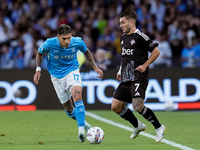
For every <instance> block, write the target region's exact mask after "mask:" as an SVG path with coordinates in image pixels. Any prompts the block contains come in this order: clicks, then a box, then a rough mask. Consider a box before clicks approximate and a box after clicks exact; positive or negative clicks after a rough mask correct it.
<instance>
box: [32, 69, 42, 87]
mask: <svg viewBox="0 0 200 150" xmlns="http://www.w3.org/2000/svg"><path fill="white" fill-rule="evenodd" d="M40 76H41V73H40V71H36V73H35V75H34V77H33V82H34V83H35V85H38V84H39V80H40Z"/></svg>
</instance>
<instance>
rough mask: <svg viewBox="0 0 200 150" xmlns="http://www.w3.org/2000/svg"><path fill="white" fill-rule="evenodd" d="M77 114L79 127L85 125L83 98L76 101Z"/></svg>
mask: <svg viewBox="0 0 200 150" xmlns="http://www.w3.org/2000/svg"><path fill="white" fill-rule="evenodd" d="M74 105H75V107H76V109H75V116H76V120H77V123H78V127H85V107H84V104H83V100H80V101H77V102H75V103H74Z"/></svg>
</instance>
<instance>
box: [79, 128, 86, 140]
mask: <svg viewBox="0 0 200 150" xmlns="http://www.w3.org/2000/svg"><path fill="white" fill-rule="evenodd" d="M78 138H79V141H80V142H85V131H84V127H79V130H78Z"/></svg>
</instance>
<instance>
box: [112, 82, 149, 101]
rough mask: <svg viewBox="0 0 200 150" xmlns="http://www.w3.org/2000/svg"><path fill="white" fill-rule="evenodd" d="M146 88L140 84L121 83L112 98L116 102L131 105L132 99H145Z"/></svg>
mask: <svg viewBox="0 0 200 150" xmlns="http://www.w3.org/2000/svg"><path fill="white" fill-rule="evenodd" d="M145 92H146V87H144V86H143V85H142V84H141V82H136V81H132V82H121V83H120V84H119V86H118V87H117V89H116V90H115V92H114V94H113V97H114V98H115V99H117V100H120V101H124V102H127V103H132V98H134V97H141V98H143V99H145Z"/></svg>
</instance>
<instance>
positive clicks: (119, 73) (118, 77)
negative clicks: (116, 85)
mask: <svg viewBox="0 0 200 150" xmlns="http://www.w3.org/2000/svg"><path fill="white" fill-rule="evenodd" d="M121 72H122V66H120V68H119V71H118V72H117V75H116V79H117V81H121Z"/></svg>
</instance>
